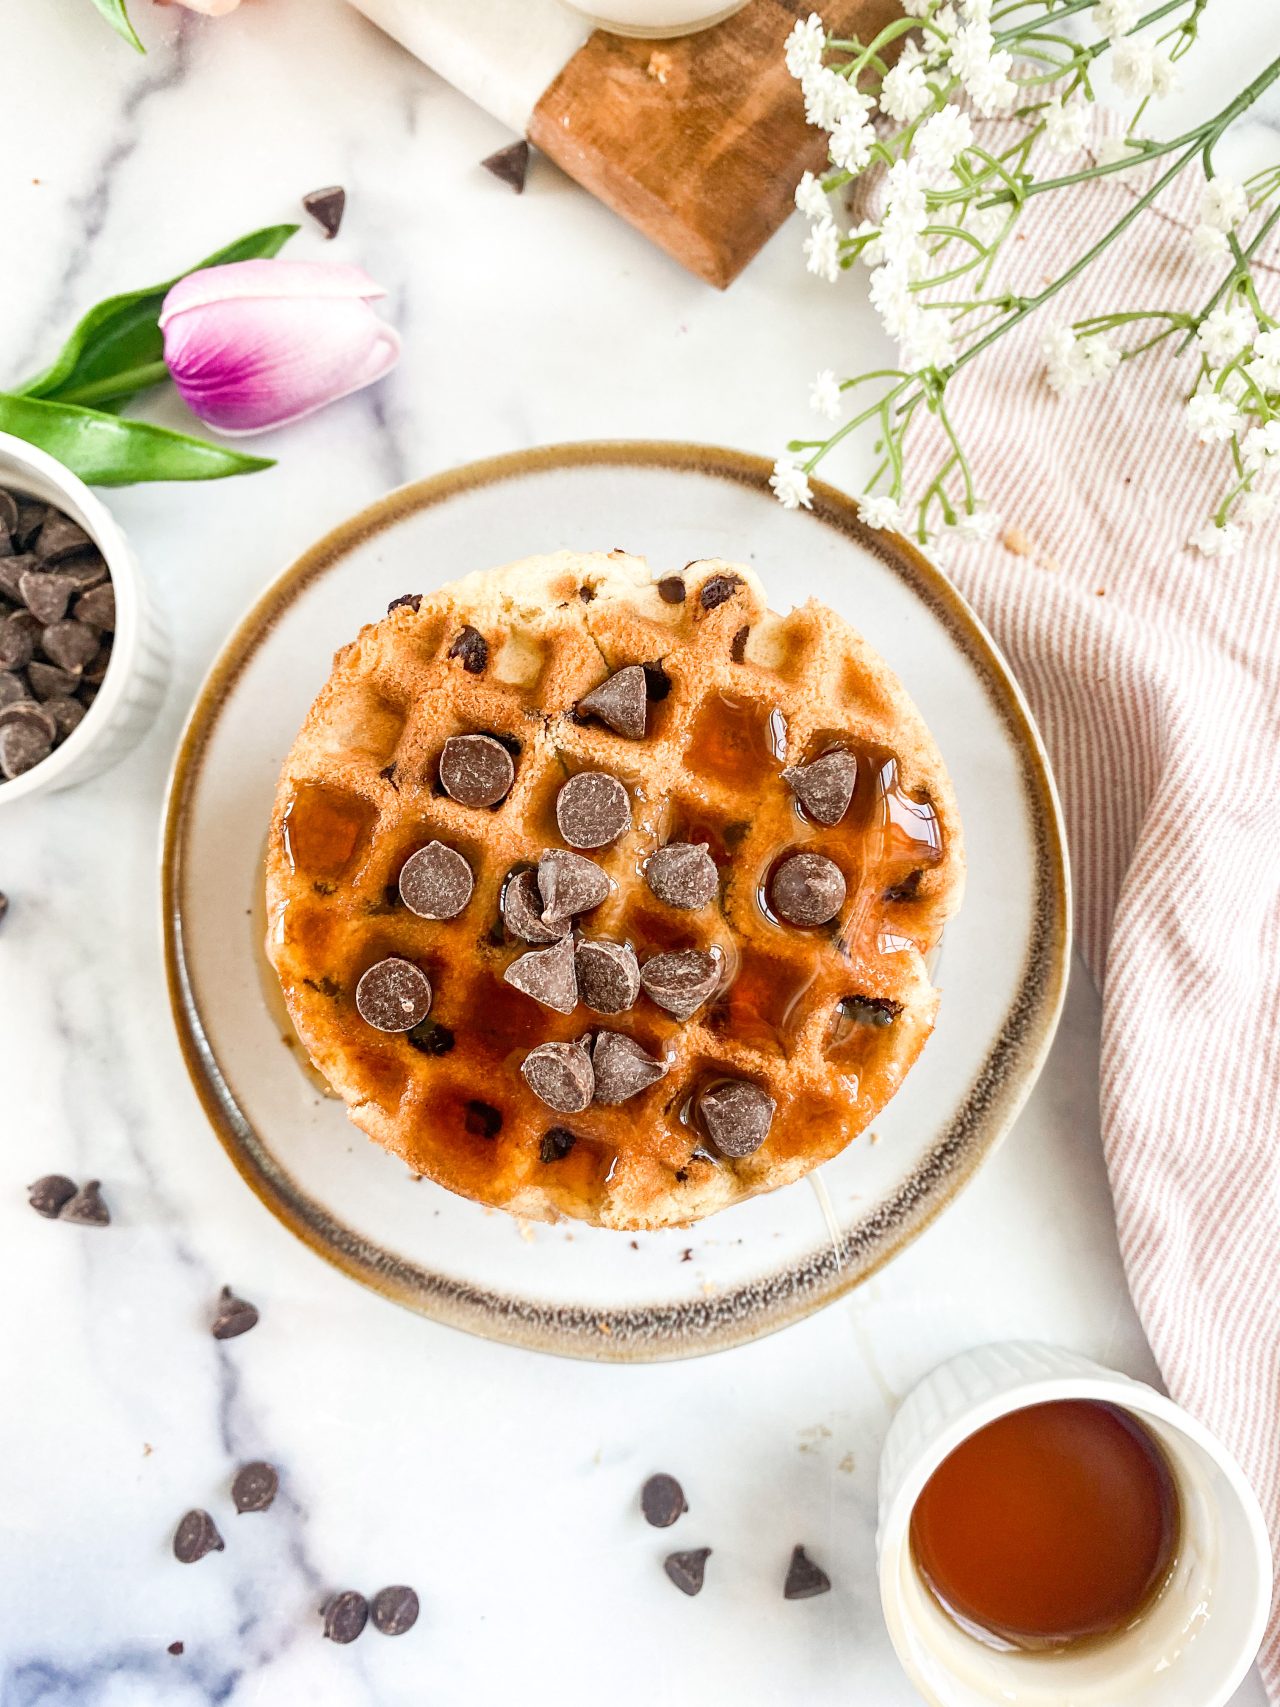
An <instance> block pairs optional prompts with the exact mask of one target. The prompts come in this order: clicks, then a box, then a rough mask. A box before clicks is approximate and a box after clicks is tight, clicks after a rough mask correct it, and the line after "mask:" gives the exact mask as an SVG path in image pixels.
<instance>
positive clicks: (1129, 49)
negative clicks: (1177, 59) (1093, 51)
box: [1111, 36, 1156, 101]
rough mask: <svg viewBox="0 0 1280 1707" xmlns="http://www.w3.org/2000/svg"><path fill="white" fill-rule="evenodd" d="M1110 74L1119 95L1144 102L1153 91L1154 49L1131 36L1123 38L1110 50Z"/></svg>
mask: <svg viewBox="0 0 1280 1707" xmlns="http://www.w3.org/2000/svg"><path fill="white" fill-rule="evenodd" d="M1111 74H1112V76H1113V77H1114V78H1115V80H1116V88H1117V89H1119V90H1120V92H1121V94H1124V95H1130V96H1132V97H1133V99H1134V100H1135V101H1145V100H1146V98H1147V96H1148V95H1150V94H1151V93H1152V92H1153V91H1154V89H1155V82H1156V54H1155V49H1154V48H1153V47H1152V46H1151V45H1150V44H1149V43H1148V42H1144V41H1137V40H1135V38H1134V37H1133V36H1125V37H1123V39H1122V40H1120V41H1118V42H1117V43H1116V45H1115V46H1114V47H1113V48H1112V50H1111Z"/></svg>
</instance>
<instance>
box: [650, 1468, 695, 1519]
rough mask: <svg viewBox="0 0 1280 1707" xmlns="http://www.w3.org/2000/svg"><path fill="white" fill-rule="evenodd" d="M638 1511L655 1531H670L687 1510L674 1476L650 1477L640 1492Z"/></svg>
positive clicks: (682, 1492) (687, 1507) (687, 1506)
mask: <svg viewBox="0 0 1280 1707" xmlns="http://www.w3.org/2000/svg"><path fill="white" fill-rule="evenodd" d="M640 1509H641V1510H642V1511H643V1512H644V1520H645V1522H646V1523H649V1524H652V1525H653V1527H654V1528H655V1529H670V1527H671V1525H672V1524H673V1523H674V1522H675V1521H676V1519H677V1518H678V1517H682V1516H683V1515H684V1513H685V1512H686V1511H688V1509H689V1505H688V1501H687V1500H686V1499H685V1497H684V1489H683V1488H682V1487H681V1486H680V1484H679V1482H677V1481H676V1479H675V1477H674V1476H665V1475H657V1476H650V1478H649V1480H648V1481H647V1482H646V1483H645V1485H644V1487H643V1488H641V1490H640Z"/></svg>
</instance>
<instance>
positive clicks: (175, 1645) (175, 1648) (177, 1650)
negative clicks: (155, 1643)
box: [165, 1642, 187, 1657]
mask: <svg viewBox="0 0 1280 1707" xmlns="http://www.w3.org/2000/svg"><path fill="white" fill-rule="evenodd" d="M186 1651H187V1650H186V1646H185V1644H183V1643H182V1642H170V1643H169V1646H168V1647H167V1648H166V1649H165V1653H167V1654H173V1655H174V1656H175V1657H176V1656H177V1655H179V1654H185V1653H186Z"/></svg>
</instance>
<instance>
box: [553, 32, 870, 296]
mask: <svg viewBox="0 0 1280 1707" xmlns="http://www.w3.org/2000/svg"><path fill="white" fill-rule="evenodd" d="M809 9H810V8H809V6H808V4H799V3H797V4H794V5H788V4H785V3H784V0H750V4H748V5H747V6H746V7H744V9H743V10H742V11H741V12H739V13H737V14H736V16H734V17H732V18H729V19H727V20H726V21H725V22H724V23H723V24H717V25H716V26H715V27H714V28H713V29H709V30H704V31H703V32H702V33H701V34H700V35H693V36H685V37H683V38H681V39H680V40H678V41H668V42H652V41H634V40H628V39H626V38H624V37H622V36H615V35H610V34H608V33H607V32H606V31H604V30H597V31H596V32H595V33H594V34H593V35H592V36H591V37H590V38H589V40H588V41H587V42H586V44H585V45H584V46H583V47H582V48H581V49H580V50H579V51H578V52H577V53H576V54H575V55H574V56H573V58H572V59H571V60H570V61H569V63H568V64H567V65H566V66H565V68H564V70H563V71H562V72H561V73H560V75H559V76H558V77H557V78H556V79H555V81H554V82H553V83H552V84H551V85H550V87H549V88H548V89H547V90H546V91H545V93H544V94H543V96H542V98H541V100H540V101H539V102H538V105H537V107H536V108H535V109H534V114H533V120H532V123H531V125H530V128H529V138H530V141H532V142H533V143H534V145H535V146H536V147H538V148H540V149H541V150H542V152H543V153H544V154H546V155H548V156H549V157H550V158H551V159H552V160H554V161H555V162H556V163H557V165H559V166H561V167H562V168H563V169H564V170H565V171H566V172H567V173H568V174H569V176H570V177H572V178H575V179H577V181H578V182H579V183H580V184H583V185H585V187H586V188H587V189H589V190H590V191H591V192H592V194H593V195H595V196H598V197H599V198H600V200H601V201H603V202H606V203H607V204H608V205H609V206H610V207H611V208H613V209H614V210H615V211H616V212H617V213H620V214H621V215H622V217H623V218H624V219H626V220H629V221H630V223H631V224H632V225H634V226H635V227H636V228H637V230H639V231H642V232H644V234H645V235H646V236H647V237H650V238H652V239H653V241H654V242H655V243H658V244H660V245H661V246H662V248H664V249H665V250H666V251H667V252H668V254H670V255H672V256H674V257H675V259H676V260H677V261H679V262H680V264H681V265H682V266H685V267H687V268H688V269H689V270H690V271H691V272H693V273H696V274H697V275H698V277H699V278H703V279H706V280H707V281H708V282H709V283H710V284H713V285H716V286H718V287H719V288H720V289H723V288H724V287H725V286H726V285H728V284H729V283H730V282H731V281H732V280H733V279H735V278H736V277H737V275H738V274H739V273H740V272H741V271H742V269H743V267H745V266H746V264H747V262H748V261H749V260H750V259H751V258H752V256H753V255H754V254H756V252H757V251H758V250H759V249H760V247H761V246H762V245H763V244H764V243H765V242H766V241H767V239H768V238H769V237H771V236H772V235H773V233H774V232H775V231H776V230H777V228H778V226H779V225H781V223H782V221H783V220H784V219H785V218H786V217H787V215H788V214H789V213H790V212H791V210H792V197H793V195H794V192H795V187H796V184H797V183H798V182H799V180H800V175H801V173H802V172H804V171H805V169H806V168H808V169H809V170H810V171H819V170H821V168H822V167H823V165H824V164H825V163H826V138H825V134H824V133H823V132H822V131H819V130H817V129H815V128H814V127H813V126H812V125H807V124H806V123H805V121H804V102H803V99H802V97H801V94H800V88H799V85H798V84H797V83H796V82H795V81H794V79H793V78H792V77H791V76H790V75H789V74H788V72H787V68H786V65H785V63H784V61H783V44H784V42H785V41H786V38H787V34H788V32H789V31H790V29H791V28H792V26H793V25H794V23H795V21H796V18H797V16H808V13H809ZM899 11H900V7H899V5H898V3H897V0H829V3H828V4H826V5H824V6H823V7H822V17H823V20H824V22H825V23H826V26H827V28H828V30H830V31H836V32H839V33H840V34H844V35H853V34H858V35H861V36H862V38H863V40H867V39H869V37H870V35H871V34H873V33H874V32H875V31H876V30H878V29H879V28H880V27H881V26H882V25H883V24H884V23H885V22H886V21H887V20H888V19H889V18H891V17H895V16H897V15H898V13H899Z"/></svg>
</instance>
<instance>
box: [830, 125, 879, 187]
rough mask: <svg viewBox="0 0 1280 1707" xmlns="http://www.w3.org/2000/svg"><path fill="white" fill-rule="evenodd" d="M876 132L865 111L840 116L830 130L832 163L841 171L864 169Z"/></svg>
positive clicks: (855, 171) (856, 171)
mask: <svg viewBox="0 0 1280 1707" xmlns="http://www.w3.org/2000/svg"><path fill="white" fill-rule="evenodd" d="M875 139H876V133H875V131H874V130H873V129H872V127H871V124H870V121H869V120H868V118H867V115H866V114H865V113H854V114H851V115H849V116H847V117H845V118H842V119H841V120H840V121H839V123H838V124H837V125H836V127H835V129H834V130H833V131H832V132H831V148H830V153H831V159H832V163H833V164H834V165H836V166H838V167H839V168H840V170H841V171H842V172H853V173H855V174H856V173H858V172H862V171H864V170H865V169H866V165H867V162H868V161H869V160H870V158H871V147H872V144H873V143H874V142H875Z"/></svg>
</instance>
